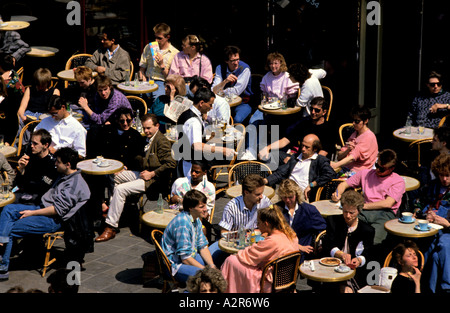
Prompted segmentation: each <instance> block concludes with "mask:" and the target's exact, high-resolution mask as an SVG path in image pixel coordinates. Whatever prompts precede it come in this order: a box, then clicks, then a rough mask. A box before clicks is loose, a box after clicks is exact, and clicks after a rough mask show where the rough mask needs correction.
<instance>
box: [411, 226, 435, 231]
mask: <svg viewBox="0 0 450 313" xmlns="http://www.w3.org/2000/svg"><path fill="white" fill-rule="evenodd" d="M427 228H428V229H427V230H423V229H420V228H419V225H416V226H414V229H415V230H418V231H429V230H430V229H431V226H430V225H428V227H427Z"/></svg>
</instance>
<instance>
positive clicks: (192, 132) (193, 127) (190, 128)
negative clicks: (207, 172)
mask: <svg viewBox="0 0 450 313" xmlns="http://www.w3.org/2000/svg"><path fill="white" fill-rule="evenodd" d="M189 110H192V112H194V113H195V115H196V116H197V117H191V118H190V119H188V120H187V121H186V122H185V123H184V125H183V133H184V136H186V137H187V138H188V140H189V143H190V144H191V146H192V145H193V144H194V143H199V142H200V143H202V142H203V141H202V137H203V128H202V123H203V124H204V122H203V120H202V114H201V113H200V111H199V110H198V109H197V108H196V107H195V106H191V108H190V109H189ZM203 126H204V125H203ZM191 167H192V163H191V162H188V161H185V160H183V173H184V176H185V177H188V178H189V179H191Z"/></svg>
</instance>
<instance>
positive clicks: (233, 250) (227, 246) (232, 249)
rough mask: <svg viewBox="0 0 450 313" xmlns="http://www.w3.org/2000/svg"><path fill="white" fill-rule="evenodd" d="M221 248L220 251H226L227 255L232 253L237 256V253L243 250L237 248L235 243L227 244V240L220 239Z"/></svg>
mask: <svg viewBox="0 0 450 313" xmlns="http://www.w3.org/2000/svg"><path fill="white" fill-rule="evenodd" d="M219 248H220V250H222V251H225V252H227V253H230V254H235V253H237V252H238V251H239V250H242V249H243V248H242V249H239V248H238V247H237V246H236V243H235V242H227V241H226V240H225V238H220V240H219Z"/></svg>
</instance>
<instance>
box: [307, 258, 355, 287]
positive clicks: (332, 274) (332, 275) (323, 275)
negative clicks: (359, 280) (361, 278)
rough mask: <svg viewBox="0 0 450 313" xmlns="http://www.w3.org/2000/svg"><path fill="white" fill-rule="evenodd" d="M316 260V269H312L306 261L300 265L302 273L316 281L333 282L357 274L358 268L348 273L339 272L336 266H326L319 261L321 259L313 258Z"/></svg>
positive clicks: (347, 278)
mask: <svg viewBox="0 0 450 313" xmlns="http://www.w3.org/2000/svg"><path fill="white" fill-rule="evenodd" d="M311 261H313V262H314V268H315V270H314V271H311V269H310V267H309V266H305V263H302V265H300V273H301V275H302V276H304V277H306V278H309V279H311V280H314V281H319V282H324V283H332V282H339V281H345V280H349V279H350V278H352V277H353V276H355V273H356V270H352V269H351V270H350V271H349V272H347V273H338V272H336V271H335V270H334V269H335V268H336V267H335V266H325V265H322V264H320V263H319V259H316V260H311Z"/></svg>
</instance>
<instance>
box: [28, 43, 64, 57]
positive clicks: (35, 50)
mask: <svg viewBox="0 0 450 313" xmlns="http://www.w3.org/2000/svg"><path fill="white" fill-rule="evenodd" d="M58 52H59V49H57V48H53V47H44V46H32V47H31V51H29V52H27V56H29V57H37V58H48V57H52V56H54V55H55V54H56V53H58Z"/></svg>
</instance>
